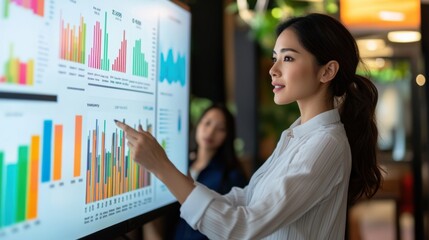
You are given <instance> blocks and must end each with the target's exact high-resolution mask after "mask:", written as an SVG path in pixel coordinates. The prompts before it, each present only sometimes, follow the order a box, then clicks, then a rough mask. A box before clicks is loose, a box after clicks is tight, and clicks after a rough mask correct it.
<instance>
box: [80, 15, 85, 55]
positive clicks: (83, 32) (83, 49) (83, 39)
mask: <svg viewBox="0 0 429 240" xmlns="http://www.w3.org/2000/svg"><path fill="white" fill-rule="evenodd" d="M85 47H86V23H84V24H83V30H82V54H81V56H82V59H80V63H85V56H86V54H85V52H86V48H85Z"/></svg>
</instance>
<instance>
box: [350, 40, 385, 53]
mask: <svg viewBox="0 0 429 240" xmlns="http://www.w3.org/2000/svg"><path fill="white" fill-rule="evenodd" d="M356 42H357V45H358V46H359V48H360V49H361V48H365V49H366V50H368V51H375V50H377V49H382V48H384V47H385V46H386V43H385V42H384V40H383V39H378V38H374V39H369V38H368V39H358V40H357V41H356Z"/></svg>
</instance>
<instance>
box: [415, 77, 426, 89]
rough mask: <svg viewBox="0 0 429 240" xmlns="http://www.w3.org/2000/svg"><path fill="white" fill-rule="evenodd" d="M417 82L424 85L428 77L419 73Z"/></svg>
mask: <svg viewBox="0 0 429 240" xmlns="http://www.w3.org/2000/svg"><path fill="white" fill-rule="evenodd" d="M416 83H417V85H419V86H420V87H422V86H424V85H425V83H426V78H425V76H424V75H423V74H419V75H417V77H416Z"/></svg>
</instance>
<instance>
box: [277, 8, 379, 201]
mask: <svg viewBox="0 0 429 240" xmlns="http://www.w3.org/2000/svg"><path fill="white" fill-rule="evenodd" d="M286 28H288V29H291V30H292V31H293V32H294V33H295V34H296V35H297V37H298V39H299V41H300V43H301V44H302V46H303V47H304V48H305V49H306V50H307V51H309V52H310V53H312V55H313V56H314V57H315V58H316V61H317V62H318V64H319V65H325V64H326V63H328V62H329V61H331V60H335V61H337V62H338V63H339V66H340V67H339V70H338V73H337V74H336V76H335V78H334V79H333V80H332V81H331V83H330V85H329V90H330V92H331V94H332V96H334V97H335V99H336V100H337V102H336V103H337V104H338V108H339V111H340V114H341V121H342V122H343V124H344V128H345V130H346V134H347V138H348V140H349V144H350V148H351V153H352V170H351V175H350V182H349V192H348V202H349V204H353V203H354V202H356V201H357V200H358V199H359V198H360V197H362V196H363V195H365V196H366V197H368V198H371V197H372V196H373V195H374V194H375V193H376V192H377V190H378V189H379V188H380V185H381V182H382V175H381V170H380V166H379V165H378V163H377V158H376V144H377V137H378V130H377V126H376V122H375V107H376V104H377V99H378V92H377V88H376V87H375V85H374V84H373V83H372V82H371V81H370V80H369V79H368V78H366V77H363V76H360V75H357V74H356V68H357V66H358V64H359V63H360V62H362V60H361V58H360V56H359V49H358V47H357V45H356V41H355V40H354V38H353V36H352V35H351V33H350V32H349V31H348V30H347V29H346V28H345V27H344V26H343V25H342V24H341V23H340V22H339V21H338V20H336V19H335V18H333V17H330V16H328V15H324V14H318V13H312V14H309V15H307V16H303V17H296V18H292V19H289V20H288V21H286V22H284V23H282V24H280V25H279V26H278V28H277V35H280V33H282V32H283V30H285V29H286Z"/></svg>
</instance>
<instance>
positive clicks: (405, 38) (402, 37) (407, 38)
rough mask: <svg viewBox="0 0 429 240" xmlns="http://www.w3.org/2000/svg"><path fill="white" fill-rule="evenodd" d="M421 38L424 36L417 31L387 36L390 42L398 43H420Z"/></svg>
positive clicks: (396, 32) (391, 33)
mask: <svg viewBox="0 0 429 240" xmlns="http://www.w3.org/2000/svg"><path fill="white" fill-rule="evenodd" d="M421 38H422V35H421V34H420V32H417V31H393V32H389V33H388V34H387V39H389V41H391V42H398V43H410V42H418V41H420V39H421Z"/></svg>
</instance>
